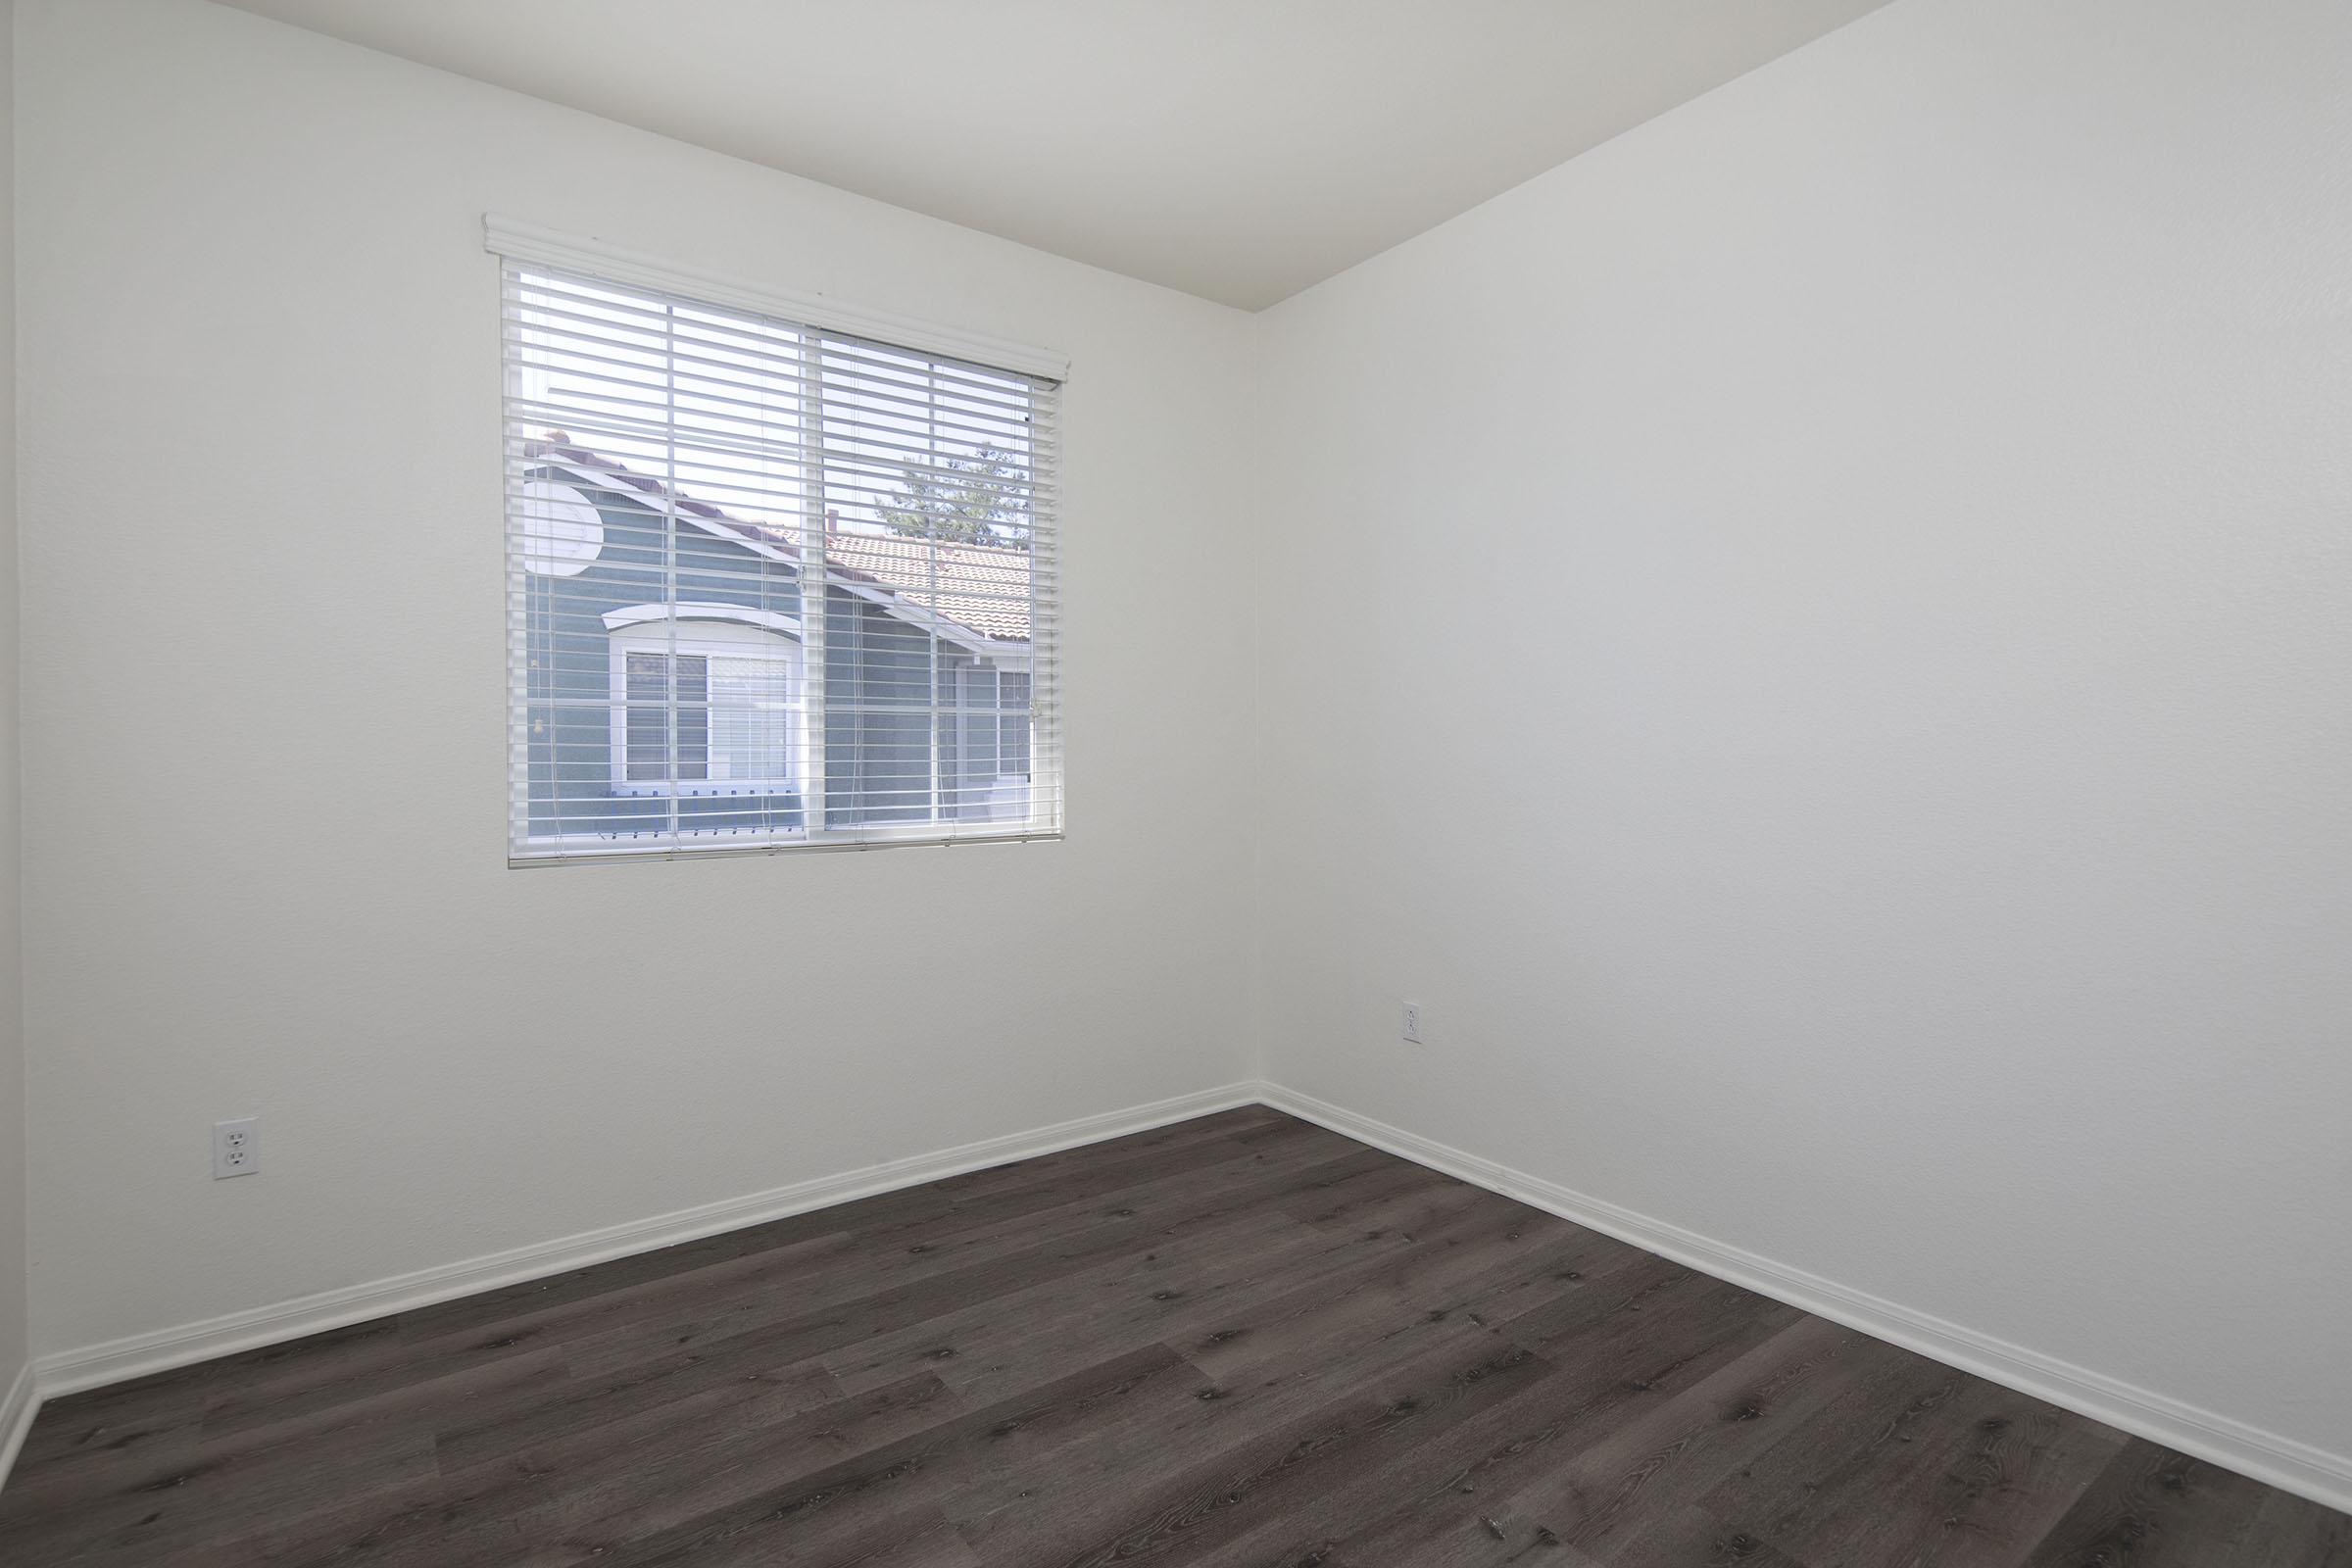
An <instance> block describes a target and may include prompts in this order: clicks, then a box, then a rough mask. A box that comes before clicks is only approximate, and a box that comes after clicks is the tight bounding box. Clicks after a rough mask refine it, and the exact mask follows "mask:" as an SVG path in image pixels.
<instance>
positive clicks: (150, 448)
mask: <svg viewBox="0 0 2352 1568" xmlns="http://www.w3.org/2000/svg"><path fill="white" fill-rule="evenodd" d="M22 21H23V26H22V34H23V36H22V38H21V40H20V62H21V66H22V70H21V71H20V73H19V77H18V88H19V95H20V96H19V107H20V111H21V114H22V146H23V151H24V168H23V177H22V181H21V191H20V196H21V200H22V203H23V214H24V222H23V224H22V235H23V241H24V243H23V247H22V251H21V258H20V284H21V287H22V289H23V298H24V306H25V308H24V312H23V315H22V318H21V324H22V328H23V331H22V356H23V358H22V370H23V375H24V377H25V383H26V384H27V385H28V386H30V387H33V388H35V389H37V391H38V396H37V397H35V398H32V399H28V400H27V401H26V403H25V408H24V410H23V428H22V440H23V451H22V464H23V497H22V499H23V513H22V515H23V519H24V541H23V543H24V572H25V595H26V613H25V626H24V631H25V692H24V705H25V707H24V738H25V757H26V760H27V763H28V766H27V769H26V776H25V842H26V845H27V852H26V855H25V900H26V905H27V907H28V908H30V909H31V910H32V911H33V915H32V918H31V920H30V921H29V922H28V925H27V930H26V942H25V950H26V951H25V967H26V975H27V979H28V992H27V998H26V1002H27V1008H26V1011H27V1039H28V1042H29V1063H28V1067H29V1073H28V1078H29V1093H30V1096H31V1100H32V1103H33V1104H35V1105H36V1106H37V1107H38V1114H37V1116H35V1117H34V1126H33V1129H32V1140H31V1162H32V1172H33V1180H32V1195H31V1198H32V1204H31V1211H32V1234H31V1251H32V1275H33V1283H34V1290H33V1301H32V1305H33V1313H32V1325H33V1328H32V1332H33V1340H34V1348H35V1349H36V1351H42V1352H48V1351H57V1350H60V1349H64V1348H79V1347H87V1346H90V1345H93V1344H96V1343H98V1342H101V1341H106V1340H109V1339H112V1338H114V1337H117V1336H123V1335H128V1334H133V1333H138V1332H144V1331H148V1330H155V1329H162V1328H168V1327H172V1326H174V1325H180V1324H186V1323H190V1322H194V1321H197V1320H200V1319H204V1318H208V1317H211V1316H213V1315H216V1314H220V1313H224V1312H228V1311H232V1310H235V1309H238V1308H243V1307H249V1306H254V1305H258V1304H263V1303H271V1302H277V1301H282V1300H285V1299H290V1298H293V1297H297V1296H300V1295H303V1294H305V1293H308V1292H314V1291H319V1290H323V1289H329V1288H334V1287H339V1286H343V1285H349V1284H354V1283H359V1282H365V1281H370V1280H375V1279H379V1278H382V1277H384V1276H388V1275H392V1274H395V1273H399V1272H401V1271H405V1270H409V1269H416V1268H421V1267H428V1266H431V1265H435V1264H441V1263H448V1262H453V1261H456V1260H460V1259H464V1258H467V1257H470V1256H474V1255H478V1254H481V1253H485V1252H489V1251H492V1250H500V1249H504V1248H508V1247H514V1246H520V1245H526V1244H533V1243H539V1242H545V1241H550V1240H553V1239H556V1238H559V1237H563V1236H565V1235H568V1234H572V1233H575V1232H579V1231H582V1230H585V1229H589V1228H592V1227H599V1226H603V1225H607V1224H612V1223H616V1222H622V1221H627V1220H632V1219H637V1218H641V1217H645V1216H650V1215H653V1214H657V1213H662V1212H665V1211H668V1210H673V1209H676V1208H680V1207H684V1206H687V1205H692V1204H697V1203H702V1202H706V1201H718V1200H724V1199H728V1198H733V1197H737V1196H741V1195H748V1194H753V1193H757V1192H760V1191H763V1190H766V1189H769V1188H773V1187H776V1186H779V1185H782V1184H785V1183H788V1182H793V1181H796V1180H799V1179H803V1178H808V1177H813V1176H818V1175H823V1174H829V1173H833V1172H839V1171H844V1170H847V1169H850V1168H852V1167H856V1166H858V1165H862V1164H865V1163H867V1162H870V1161H875V1160H879V1159H884V1158H888V1157H893V1156H900V1155H907V1154H913V1153H918V1152H929V1151H933V1150H938V1149H942V1148H947V1147H950V1146H954V1145H957V1144H961V1143H963V1142H966V1141H969V1140H975V1139H980V1138H984V1137H990V1136H994V1135H1000V1134H1009V1133H1015V1132H1019V1131H1023V1130H1026V1129H1029V1128H1032V1127H1036V1126H1039V1125H1042V1124H1047V1123H1052V1122H1055V1121H1059V1120H1062V1119H1065V1118H1069V1117H1074V1116H1079V1115H1084V1114H1089V1113H1095V1112H1103V1111H1108V1110H1113V1109H1116V1108H1120V1107H1125V1106H1128V1105H1132V1104H1136V1103H1144V1102H1150V1101H1153V1100H1156V1099H1159V1098H1161V1097H1165V1096H1170V1095H1174V1094H1178V1093H1182V1092H1187V1091H1192V1090H1197V1089H1201V1088H1204V1087H1208V1086H1212V1085H1216V1084H1221V1083H1225V1082H1229V1081H1232V1080H1234V1079H1237V1078H1241V1077H1245V1076H1247V1075H1248V1073H1249V1071H1250V1055H1249V1052H1250V1042H1249V1038H1248V1031H1247V1028H1246V1019H1247V1016H1248V1012H1249V1008H1248V1005H1247V1003H1246V1001H1244V1000H1243V994H1244V987H1245V983H1246V976H1247V968H1248V958H1249V952H1248V935H1247V929H1246V924H1245V922H1244V921H1243V920H1242V919H1240V918H1239V917H1238V915H1237V912H1236V911H1237V908H1238V907H1240V901H1241V900H1242V899H1243V898H1244V896H1245V889H1246V884H1247V875H1246V858H1245V848H1246V847H1245V845H1244V843H1243V841H1242V840H1240V839H1238V838H1237V837H1235V836H1234V835H1233V834H1231V833H1230V832H1228V831H1224V830H1223V822H1222V815H1221V813H1220V815H1219V816H1218V817H1216V818H1213V819H1212V818H1211V816H1210V815H1209V813H1208V812H1207V811H1206V810H1204V804H1205V803H1204V802H1202V800H1201V798H1200V797H1199V795H1198V794H1197V793H1196V791H1197V787H1198V785H1199V782H1200V780H1201V773H1202V756H1203V745H1204V737H1206V736H1209V735H1212V734H1217V733H1223V732H1227V731H1229V730H1232V729H1235V728H1238V727H1239V724H1240V721H1239V720H1237V718H1236V715H1235V714H1234V713H1233V712H1232V710H1231V706H1230V698H1229V696H1228V694H1229V693H1231V692H1233V691H1235V690H1237V689H1246V688H1247V684H1248V683H1247V680H1246V674H1247V663H1246V660H1247V647H1246V644H1247V632H1248V626H1249V618H1250V606H1249V604H1248V602H1247V599H1246V596H1243V595H1237V594H1235V593H1234V592H1233V591H1232V589H1231V586H1230V584H1229V582H1228V581H1227V579H1225V578H1224V577H1223V575H1222V574H1221V568H1222V567H1223V565H1224V564H1225V563H1227V562H1228V561H1229V560H1230V559H1231V554H1232V551H1233V550H1234V549H1235V548H1236V547H1237V546H1238V545H1239V543H1240V542H1241V541H1242V539H1243V537H1244V534H1243V519H1242V517H1241V515H1239V514H1238V513H1237V511H1236V510H1235V509H1234V508H1232V507H1231V506H1228V505H1220V504H1210V503H1214V502H1216V501H1218V499H1219V498H1218V496H1217V494H1216V490H1215V488H1214V486H1213V485H1204V483H1203V479H1202V464H1203V461H1204V460H1206V461H1208V462H1210V463H1212V464H1213V462H1214V461H1215V459H1216V457H1217V455H1219V454H1225V453H1235V452H1239V451H1240V450H1241V449H1242V448H1243V447H1244V445H1245V443H1246V440H1247V436H1248V424H1247V421H1246V419H1245V417H1244V414H1245V411H1244V410H1243V409H1242V408H1240V407H1239V406H1237V404H1236V401H1235V399H1234V398H1233V396H1232V392H1233V388H1234V387H1235V386H1236V385H1237V384H1240V383H1242V382H1244V381H1245V380H1246V378H1247V374H1248V371H1249V367H1250V343H1251V322H1250V319H1249V318H1247V317H1245V316H1242V315H1241V314H1239V313H1237V312H1233V311H1229V310H1226V309H1223V308H1221V307H1215V306H1210V305H1206V304H1203V303H1201V302H1200V301H1198V300H1193V299H1189V298H1186V297H1184V296H1181V295H1177V294H1174V293H1171V292H1168V291H1165V290H1162V289H1157V288H1153V287H1150V286H1147V285H1144V284H1140V283H1136V282H1133V281H1130V280H1126V279H1121V278H1118V277H1114V276H1112V275H1110V274H1107V273H1103V272H1100V271H1096V270H1090V269H1087V268H1084V267H1080V266H1077V265H1075V264H1072V263H1068V262H1064V261H1059V260H1055V259H1053V258H1049V257H1046V256H1043V255H1041V254H1038V253H1035V252H1032V251H1027V250H1024V249H1022V248H1020V247H1018V246H1015V245H1012V244H1009V243H1006V242H1004V241H1000V240H996V239H991V238H987V237H984V236H981V235H978V234H975V233H972V232H969V231H966V230H962V229H957V228H955V227H953V226H950V225H948V224H945V223H941V222H937V221H930V220H926V219H921V218H917V217H914V216H912V215H909V214H907V213H905V212H900V211H897V210H893V209H890V208H886V207H882V206H879V205H877V204H874V203H871V202H867V201H863V200H859V199H857V198H854V197H851V196H848V195H844V194H842V193H840V192H837V191H831V190H827V189H824V188H821V187H818V186H815V185H811V184H809V183H807V182H804V181H800V180H795V179H791V178H788V177H785V176H783V175H780V174H777V173H775V172H771V171H767V170H764V169H760V168H757V167H754V166H751V165H747V164H742V163H737V162H733V161H730V160H728V159H726V158H723V157H719V156H716V155H713V154H710V153H706V152H702V151H697V150H693V149H689V148H687V147H684V146H682V145H679V144H676V143H672V142H667V141H663V140H662V139H660V138H658V137H655V136H651V135H647V134H644V133H641V132H637V131H632V130H627V129H624V128H622V127H619V126H617V125H613V124H611V123H603V122H600V121H597V120H593V119H590V118H588V117H586V116H582V115H579V114H575V113H571V112H568V111H564V110H559V109H555V108H552V107H550V106H547V105H545V104H541V103H537V102H534V101H531V100H528V99H524V98H520V97H517V96H514V95H512V94H508V93H505V92H502V91H498V90H495V89H492V88H489V87H485V86H482V85H479V84H476V83H472V82H468V81H465V80H461V79H459V78H456V77H453V76H449V75H444V74H439V73H434V72H430V71H427V70H424V69H421V68H418V67H415V66H411V65H407V64H403V63H399V62H396V61H394V60H392V59H390V58H388V57H383V56H378V55H374V54H370V53H368V52H366V51H363V50H360V49H357V48H353V47H350V46H346V45H343V44H340V43H335V42H330V41H328V40H326V39H324V38H321V37H319V36H315V35H313V34H310V33H306V32H301V31H298V30H295V29H292V28H289V27H285V26H281V25H275V24H272V23H268V22H263V21H260V20H257V19H255V18H252V17H249V16H245V15H242V14H239V13H234V12H229V11H224V10H220V9H216V8H212V7H209V6H200V5H194V4H188V3H144V0H125V3H114V4H107V5H99V6H93V5H77V4H64V3H57V0H41V3H27V4H26V5H25V11H24V16H23V19H22ZM787 89H788V83H787V84H785V87H783V88H780V90H787ZM485 209H489V210H495V211H498V212H502V213H505V214H509V215H512V216H515V217H517V218H523V219H528V220H530V221H536V222H540V223H545V224H549V225H553V226H555V227H559V228H564V229H569V230H572V231H575V232H583V233H593V234H597V235H600V236H602V237H604V238H606V239H608V240H610V241H612V242H613V243H616V244H621V245H626V246H629V247H632V248H634V249H638V250H644V251H652V252H658V253H662V254H664V255H667V256H670V257H674V258H675V259H677V260H678V261H679V262H680V263H683V264H687V265H691V266H695V267H699V268H704V269H707V270H715V271H720V272H725V273H730V274H734V275H738V276H742V277H747V278H754V279H758V280H760V281H762V282H765V283H769V284H772V285H774V286H777V287H780V288H787V289H795V290H812V291H822V292H827V293H832V294H836V295H838V296H839V297H841V298H842V299H844V300H847V301H851V302H854V303H856V304H858V305H862V306H868V307H871V308H874V309H878V310H883V311H894V312H899V313H902V314H906V315H912V316H920V317H925V318H929V319H938V320H943V321H947V322H950V323H953V324H956V325H958V326H962V327H965V328H968V329H971V330H974V331H979V332H984V333H989V334H993V335H996V336H1000V337H1006V338H1012V339H1016V340H1021V341H1026V342H1033V343H1041V344H1044V345H1046V346H1049V347H1053V348H1055V349H1059V350H1062V351H1065V352H1066V353H1068V354H1069V355H1070V357H1071V359H1072V361H1073V364H1074V367H1075V368H1074V371H1073V376H1072V379H1071V382H1070V385H1069V391H1068V395H1067V398H1066V402H1065V432H1066V436H1067V442H1068V448H1069V452H1070V458H1069V462H1068V466H1067V470H1066V480H1067V495H1068V514H1069V516H1070V519H1071V522H1070V525H1069V528H1068V542H1067V551H1066V558H1065V559H1066V578H1065V582H1066V587H1067V598H1068V605H1069V609H1068V613H1067V616H1066V621H1065V627H1066V650H1067V676H1068V685H1067V707H1066V715H1067V723H1068V736H1069V741H1068V767H1069V777H1070V780H1071V783H1070V808H1069V821H1070V836H1069V839H1068V841H1067V842H1066V843H1062V844H1059V845H1033V846H1025V847H1024V846H994V847H989V846H981V847H972V846H966V847H962V848H957V849H953V850H893V851H886V852H881V853H874V854H864V855H816V856H798V857H793V856H786V857H775V858H750V859H738V860H725V861H709V860H706V861H696V862H688V863H679V864H645V865H637V864H631V865H603V866H591V867H586V868H563V869H555V870H532V871H510V870H508V869H507V868H506V864H505V845H504V840H503V836H502V835H503V832H504V819H505V766H506V763H505V757H506V751H505V742H504V740H503V738H502V737H503V735H504V726H505V707H504V704H505V673H504V671H505V645H504V608H503V606H504V601H503V581H502V569H503V568H502V546H501V524H500V521H499V513H500V506H499V483H500V477H499V465H500V459H499V436H498V428H499V425H498V420H499V411H498V397H499V384H500V372H499V367H498V269H497V266H496V264H495V263H494V262H493V261H492V260H491V259H490V258H489V257H488V256H486V255H485V254H484V253H483V252H482V249H481V232H480V229H481V217H482V214H483V212H484V210H485ZM1220 804H1222V803H1220ZM1219 1017H1229V1018H1234V1019H1238V1020H1243V1021H1244V1022H1242V1023H1237V1024H1236V1025H1235V1026H1233V1027H1230V1028H1219V1027H1218V1026H1217V1024H1216V1020H1217V1019H1218V1018H1219ZM649 1042H651V1043H652V1044H651V1045H650V1046H649ZM247 1113H253V1114H258V1115H259V1116H260V1117H261V1118H262V1140H261V1147H262V1152H263V1169H262V1172H261V1174H260V1176H259V1177H258V1178H255V1179H248V1180H238V1181H232V1182H221V1183H215V1182H213V1181H212V1180H210V1179H209V1163H208V1162H209V1154H208V1148H209V1138H210V1131H209V1129H210V1124H211V1123H212V1122H213V1121H214V1120H215V1119H216V1118H220V1117H225V1116H231V1115H239V1114H247Z"/></svg>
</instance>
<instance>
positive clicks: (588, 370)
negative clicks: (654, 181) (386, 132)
mask: <svg viewBox="0 0 2352 1568" xmlns="http://www.w3.org/2000/svg"><path fill="white" fill-rule="evenodd" d="M618 270H619V271H620V272H621V274H622V278H616V277H613V276H610V275H606V272H605V271H604V270H599V269H597V268H596V267H595V266H594V265H593V262H590V263H588V264H586V265H581V266H578V267H576V268H567V267H555V266H549V265H543V264H541V263H538V262H534V261H532V260H528V259H523V258H517V257H515V256H514V255H512V254H510V255H509V258H508V260H507V262H506V292H505V299H506V304H505V312H504V319H505V362H506V378H507V391H506V465H507V487H506V494H507V554H508V565H507V584H508V595H507V598H508V622H509V660H510V665H511V667H510V670H509V712H510V724H511V730H512V733H511V748H510V750H511V756H510V773H511V789H510V800H509V803H508V805H509V823H510V852H509V853H510V856H511V858H513V859H515V861H516V862H518V863H519V862H536V861H544V860H562V859H572V858H593V857H604V856H624V855H635V856H644V855H653V856H679V855H695V854H703V853H709V852H717V851H727V850H775V849H785V848H792V847H797V846H804V845H807V846H821V845H844V846H864V845H872V844H885V843H909V842H912V843H939V842H943V841H955V840H961V839H976V838H996V839H1002V838H1039V837H1050V836H1053V835H1054V834H1055V833H1057V832H1058V831H1059V829H1060V822H1061V786H1060V771H1059V765H1058V754H1059V747H1058V744H1057V741H1058V733H1057V730H1056V727H1055V722H1054V720H1055V712H1054V697H1055V691H1056V687H1055V682H1054V608H1055V605H1054V554H1053V547H1054V506H1055V501H1056V490H1055V486H1054V460H1055V456H1056V452H1055V441H1054V412H1055V404H1056V395H1057V392H1058V382H1057V380H1056V379H1055V378H1054V377H1052V376H1048V375H1045V374H1041V373H1037V372H1036V371H1034V370H1024V369H1017V368H1016V369H1007V368H992V365H991V364H989V363H986V362H984V361H982V360H975V359H970V358H964V357H961V356H949V355H946V354H943V353H941V352H939V351H938V350H937V349H936V348H935V347H934V348H929V349H925V348H913V347H899V346H894V344H893V343H892V342H887V341H882V340H879V339H877V338H876V337H874V336H872V335H866V334H863V333H857V332H851V331H847V330H843V329H841V327H840V326H839V325H838V324H834V325H819V324H814V323H812V322H811V321H809V320H808V319H801V318H800V317H798V316H788V315H776V314H770V313H768V312H765V311H761V310H753V309H746V308H742V307H741V304H740V302H735V303H727V304H716V303H711V302H709V301H707V300H698V299H697V298H696V297H695V295H694V293H693V292H692V288H693V286H692V285H690V284H689V285H682V286H680V287H678V288H675V289H672V288H668V287H657V286H650V285H649V284H648V283H647V282H646V281H645V280H644V279H643V276H642V274H641V270H637V269H631V268H622V269H618ZM623 278H625V279H627V280H622V279H623ZM910 335H911V334H910Z"/></svg>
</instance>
